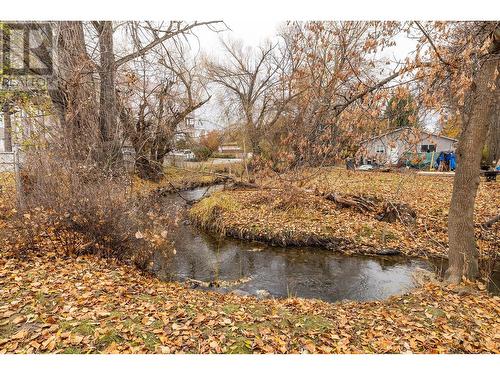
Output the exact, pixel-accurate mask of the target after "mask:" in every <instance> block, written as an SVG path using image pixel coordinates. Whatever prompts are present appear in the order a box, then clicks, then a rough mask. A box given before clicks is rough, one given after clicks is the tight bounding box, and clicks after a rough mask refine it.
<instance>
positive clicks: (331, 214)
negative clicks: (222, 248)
mask: <svg viewBox="0 0 500 375" xmlns="http://www.w3.org/2000/svg"><path fill="white" fill-rule="evenodd" d="M312 176H313V177H312V178H308V179H298V180H297V181H298V182H296V183H294V184H293V186H297V185H300V190H294V189H291V188H290V186H288V187H284V186H285V185H284V184H283V183H282V182H278V181H272V182H271V187H272V188H266V189H262V190H237V191H224V192H219V193H216V194H214V195H213V196H211V197H210V198H207V199H205V200H203V201H201V202H200V203H198V204H197V205H195V206H194V207H193V208H192V209H191V216H192V217H193V219H194V220H195V221H196V222H198V224H200V225H202V226H205V227H206V228H208V229H211V230H214V231H218V232H220V233H223V234H226V235H230V236H234V237H240V238H244V239H257V240H262V241H268V242H273V243H276V244H283V245H293V244H298V245H315V244H316V245H325V244H331V245H332V246H331V247H332V248H333V249H336V250H339V251H342V252H345V253H352V252H356V253H366V254H372V253H377V252H378V251H380V250H381V249H398V250H399V251H401V252H402V253H404V254H407V255H410V256H442V257H445V256H446V252H447V244H448V239H447V218H448V207H449V202H450V198H451V192H452V184H453V179H451V178H449V177H441V178H440V177H427V176H420V175H417V174H415V173H404V174H400V173H381V172H350V171H346V170H342V169H333V168H332V169H324V170H321V171H317V172H316V174H313V175H312ZM331 193H335V194H341V195H343V196H349V195H360V196H368V197H374V198H375V199H377V200H379V201H380V202H382V203H383V202H395V203H404V204H407V205H409V206H410V207H411V208H412V209H413V210H415V211H416V214H417V218H416V221H415V223H413V224H403V223H401V222H399V221H396V222H393V223H389V222H385V221H380V220H377V219H376V217H375V216H376V215H374V214H373V213H372V212H365V213H362V212H360V211H358V210H356V209H354V208H341V207H339V206H337V205H336V204H335V203H333V202H331V201H328V200H326V199H324V198H322V196H323V195H324V194H331ZM498 207H500V183H498V182H496V183H486V182H484V181H482V182H481V184H480V188H479V192H478V196H477V200H476V223H477V224H480V223H484V222H485V221H487V220H488V219H490V218H491V217H493V216H495V215H498ZM499 230H500V222H497V223H496V224H495V225H493V226H492V227H490V228H488V229H485V228H482V227H481V226H479V225H477V229H476V238H477V241H478V245H479V249H480V253H481V255H482V256H483V257H487V256H489V255H492V254H495V253H497V254H498V253H500V245H499V242H500V241H499V240H498V238H499V237H498V233H499Z"/></svg>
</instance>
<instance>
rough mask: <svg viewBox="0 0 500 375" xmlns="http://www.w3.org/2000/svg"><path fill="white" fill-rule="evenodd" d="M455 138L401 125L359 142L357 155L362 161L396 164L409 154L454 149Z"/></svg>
mask: <svg viewBox="0 0 500 375" xmlns="http://www.w3.org/2000/svg"><path fill="white" fill-rule="evenodd" d="M456 143H457V140H456V139H454V138H449V137H445V136H442V135H438V134H433V133H430V132H428V131H426V130H422V129H417V128H410V127H403V128H398V129H394V130H391V131H390V132H387V133H385V134H382V135H379V136H377V137H373V138H370V139H367V140H365V141H363V142H361V147H360V149H359V150H358V153H357V157H358V158H362V159H363V162H364V163H373V162H375V163H378V164H385V165H396V164H398V162H399V161H400V159H401V157H403V156H404V155H407V154H409V153H411V154H422V153H432V152H436V153H439V152H441V151H455V146H456Z"/></svg>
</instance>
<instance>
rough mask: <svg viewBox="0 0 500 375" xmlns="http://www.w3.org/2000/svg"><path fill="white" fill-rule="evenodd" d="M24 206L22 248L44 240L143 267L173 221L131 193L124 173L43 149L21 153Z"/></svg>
mask: <svg viewBox="0 0 500 375" xmlns="http://www.w3.org/2000/svg"><path fill="white" fill-rule="evenodd" d="M23 176H24V181H26V182H25V184H24V203H25V204H24V205H25V207H24V210H23V211H22V212H20V213H19V215H18V220H17V223H16V227H17V229H18V233H19V236H18V240H19V241H20V243H21V244H22V246H18V247H19V248H22V250H23V251H28V250H43V249H44V248H45V247H46V245H47V241H44V239H46V238H49V240H50V241H48V242H49V243H50V244H53V245H54V246H55V247H60V250H62V251H63V252H64V253H65V254H66V255H69V254H75V255H79V254H85V253H94V254H98V255H101V256H105V257H115V258H117V259H120V260H125V261H131V262H134V263H136V264H137V265H139V266H140V267H142V268H144V267H146V266H147V263H148V261H149V259H150V257H151V253H152V251H153V250H155V249H156V248H159V247H165V246H167V247H168V246H169V242H168V238H167V237H168V232H169V229H170V227H171V226H172V225H173V223H174V221H175V220H174V218H173V217H172V215H170V216H169V215H165V212H164V211H165V210H166V208H165V207H162V206H161V205H158V204H155V202H154V201H153V200H152V198H150V197H148V196H146V197H143V196H142V197H139V196H134V195H132V193H131V191H130V183H129V179H128V177H127V176H125V175H113V176H111V175H106V174H104V173H102V172H101V171H100V170H99V169H98V168H96V167H95V166H92V165H87V164H84V163H77V162H69V161H68V160H65V159H64V158H57V157H54V155H50V154H48V153H46V154H44V153H40V152H36V153H35V152H32V153H29V154H28V155H27V159H26V163H25V167H24V168H23Z"/></svg>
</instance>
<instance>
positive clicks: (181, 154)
mask: <svg viewBox="0 0 500 375" xmlns="http://www.w3.org/2000/svg"><path fill="white" fill-rule="evenodd" d="M170 155H172V156H174V157H176V158H182V159H184V160H186V161H192V160H195V159H196V156H195V155H194V152H193V151H191V150H189V149H185V150H174V151H172V152H170Z"/></svg>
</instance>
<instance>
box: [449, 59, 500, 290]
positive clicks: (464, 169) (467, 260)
mask: <svg viewBox="0 0 500 375" xmlns="http://www.w3.org/2000/svg"><path fill="white" fill-rule="evenodd" d="M497 69H498V61H497V60H496V59H495V58H490V59H489V60H486V61H485V62H484V63H483V65H482V66H481V68H480V70H479V71H478V73H477V76H476V78H475V80H474V83H473V90H472V93H471V103H470V107H469V112H468V113H466V116H464V121H463V124H464V129H462V133H461V135H460V138H459V142H458V147H457V152H456V155H457V168H456V171H455V179H454V182H453V193H452V197H451V203H450V211H449V216H448V239H449V250H448V258H449V266H448V269H447V270H446V273H445V280H446V281H447V282H449V283H459V282H460V281H461V280H462V277H465V278H467V279H469V280H473V279H475V278H477V276H478V272H479V270H478V254H479V253H478V249H477V247H476V240H475V236H474V202H475V199H476V194H477V189H478V186H479V169H480V163H481V157H482V149H483V147H484V144H485V140H486V134H487V132H488V127H489V122H490V118H491V115H492V112H493V111H494V107H495V96H494V91H492V88H491V84H494V83H495V74H496V70H497Z"/></svg>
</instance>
